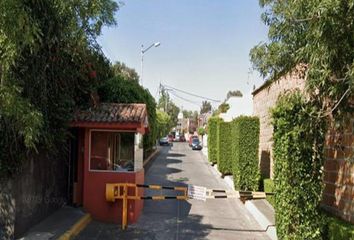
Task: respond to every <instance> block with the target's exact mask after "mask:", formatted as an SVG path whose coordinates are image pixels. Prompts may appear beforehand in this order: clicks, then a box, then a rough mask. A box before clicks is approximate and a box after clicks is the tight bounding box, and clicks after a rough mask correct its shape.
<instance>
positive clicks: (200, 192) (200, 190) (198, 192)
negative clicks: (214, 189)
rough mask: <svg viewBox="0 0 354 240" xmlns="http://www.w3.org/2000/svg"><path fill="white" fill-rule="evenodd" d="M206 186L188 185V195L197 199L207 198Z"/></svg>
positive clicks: (203, 199)
mask: <svg viewBox="0 0 354 240" xmlns="http://www.w3.org/2000/svg"><path fill="white" fill-rule="evenodd" d="M206 192H207V189H206V187H200V186H194V185H188V197H189V198H190V199H196V200H202V201H205V200H206Z"/></svg>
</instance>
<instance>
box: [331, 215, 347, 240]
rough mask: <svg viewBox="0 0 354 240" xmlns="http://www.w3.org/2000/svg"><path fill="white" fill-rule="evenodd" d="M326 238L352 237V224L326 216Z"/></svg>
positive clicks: (341, 239)
mask: <svg viewBox="0 0 354 240" xmlns="http://www.w3.org/2000/svg"><path fill="white" fill-rule="evenodd" d="M327 224H328V229H327V231H328V237H327V238H326V239H328V240H347V239H354V225H353V224H350V223H347V222H344V221H343V220H341V219H338V218H336V217H332V216H327Z"/></svg>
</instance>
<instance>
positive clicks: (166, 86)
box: [161, 84, 221, 102]
mask: <svg viewBox="0 0 354 240" xmlns="http://www.w3.org/2000/svg"><path fill="white" fill-rule="evenodd" d="M161 85H162V86H163V87H164V88H170V89H173V90H175V91H178V92H181V93H184V94H188V95H191V96H194V97H197V98H201V99H205V100H209V101H212V102H221V101H220V100H215V99H212V98H208V97H203V96H200V95H197V94H194V93H190V92H186V91H184V90H181V89H178V88H175V87H171V86H168V85H164V84H161Z"/></svg>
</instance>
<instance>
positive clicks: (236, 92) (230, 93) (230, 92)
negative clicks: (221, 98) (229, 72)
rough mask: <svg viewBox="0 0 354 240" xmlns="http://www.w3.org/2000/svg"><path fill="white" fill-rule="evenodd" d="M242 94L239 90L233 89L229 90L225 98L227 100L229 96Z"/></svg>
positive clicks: (240, 95)
mask: <svg viewBox="0 0 354 240" xmlns="http://www.w3.org/2000/svg"><path fill="white" fill-rule="evenodd" d="M242 96H243V94H242V92H241V91H240V90H235V91H229V92H228V93H227V95H226V100H225V101H227V100H229V99H230V98H231V97H242Z"/></svg>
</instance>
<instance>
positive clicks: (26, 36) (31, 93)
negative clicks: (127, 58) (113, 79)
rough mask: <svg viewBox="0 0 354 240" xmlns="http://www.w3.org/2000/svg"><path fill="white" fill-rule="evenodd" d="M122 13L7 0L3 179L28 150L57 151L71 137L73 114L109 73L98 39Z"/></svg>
mask: <svg viewBox="0 0 354 240" xmlns="http://www.w3.org/2000/svg"><path fill="white" fill-rule="evenodd" d="M117 9H118V5H117V4H116V3H115V2H113V1H111V0H93V1H89V2H88V1H83V0H75V1H74V0H69V1H58V0H54V1H51V0H34V1H22V0H2V1H0V12H1V15H0V95H1V97H0V101H1V102H0V106H1V108H0V133H1V136H2V137H1V138H0V175H2V173H4V174H6V175H7V174H11V173H13V172H15V171H16V170H18V167H17V166H19V164H18V163H20V162H21V161H22V160H23V159H25V157H26V156H25V155H26V153H27V152H28V150H33V149H35V148H36V147H37V146H39V145H40V146H41V148H45V149H50V150H51V152H52V154H54V152H55V150H56V148H57V146H58V145H59V144H60V142H63V141H65V140H66V139H67V136H68V134H67V127H68V122H69V120H70V118H71V114H72V113H73V110H74V109H75V108H79V107H82V104H83V103H86V102H88V99H89V97H90V93H91V92H93V91H94V90H95V88H96V87H97V85H98V83H99V82H100V81H102V80H103V79H104V78H105V77H107V76H108V75H109V73H110V71H109V64H108V61H107V60H106V58H105V57H104V56H103V55H102V54H101V52H100V49H99V46H98V45H97V43H96V38H97V36H99V35H100V33H101V29H102V27H103V26H104V25H107V26H109V25H114V24H115V23H116V22H115V19H114V13H115V11H116V10H117ZM9 149H10V151H9Z"/></svg>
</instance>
